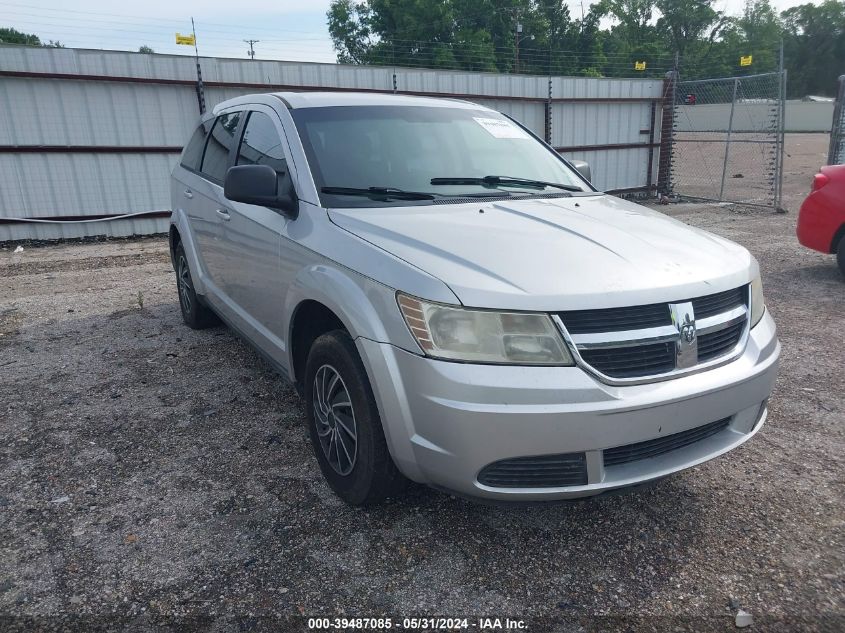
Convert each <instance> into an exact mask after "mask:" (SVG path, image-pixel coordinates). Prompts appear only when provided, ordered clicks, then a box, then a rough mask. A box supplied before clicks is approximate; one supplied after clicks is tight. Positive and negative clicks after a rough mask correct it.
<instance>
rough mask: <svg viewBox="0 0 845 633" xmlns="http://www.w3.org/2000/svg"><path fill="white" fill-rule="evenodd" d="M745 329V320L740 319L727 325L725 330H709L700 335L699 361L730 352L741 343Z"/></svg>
mask: <svg viewBox="0 0 845 633" xmlns="http://www.w3.org/2000/svg"><path fill="white" fill-rule="evenodd" d="M744 329H745V321H740V322H739V323H737V324H735V325H730V326H728V327H726V328H725V329H724V330H716V331H715V332H709V333H707V334H702V335H701V336H699V337H698V362H699V363H703V362H705V361H708V360H713V359H714V358H718V357H719V356H722V355H723V354H727V353H728V352H730V351H731V350H732V349H733V348H734V347H736V345H737V343H739V339H740V338H741V337H742V331H743V330H744Z"/></svg>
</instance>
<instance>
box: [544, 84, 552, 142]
mask: <svg viewBox="0 0 845 633" xmlns="http://www.w3.org/2000/svg"><path fill="white" fill-rule="evenodd" d="M545 105H546V107H545V117H546V120H545V123H546V125H545V129H544V132H545V134H544V136H545V138H544V139H543V140H545V141H546V143H548V144H549V145H551V144H552V76H551V75H549V94H548V97H547V98H546V104H545Z"/></svg>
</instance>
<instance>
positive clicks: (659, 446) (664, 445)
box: [604, 418, 731, 467]
mask: <svg viewBox="0 0 845 633" xmlns="http://www.w3.org/2000/svg"><path fill="white" fill-rule="evenodd" d="M730 422H731V419H730V418H724V419H722V420H717V421H716V422H711V423H710V424H705V425H704V426H699V427H696V428H694V429H690V430H689V431H681V432H680V433H674V434H672V435H667V436H666V437H659V438H657V439H653V440H647V441H645V442H637V443H636V444H628V445H626V446H617V447H616V448H608V449H605V451H604V465H605V466H606V467H607V466H618V465H619V464H627V463H629V462H635V461H637V460H640V459H648V458H649V457H656V456H658V455H663V454H664V453H668V452H670V451H674V450H677V449H679V448H683V447H684V446H689V445H690V444H694V443H696V442H700V441H701V440H703V439H706V438H708V437H710V436H711V435H716V433H718V432H719V431H721V430H723V429H725V428H726V427H727V426H728V424H730Z"/></svg>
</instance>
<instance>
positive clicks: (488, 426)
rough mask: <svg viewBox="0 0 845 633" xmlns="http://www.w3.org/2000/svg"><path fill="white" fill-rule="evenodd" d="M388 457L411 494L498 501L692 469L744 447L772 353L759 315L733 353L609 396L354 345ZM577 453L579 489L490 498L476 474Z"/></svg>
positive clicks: (762, 409) (560, 495)
mask: <svg viewBox="0 0 845 633" xmlns="http://www.w3.org/2000/svg"><path fill="white" fill-rule="evenodd" d="M357 342H358V349H359V351H360V352H361V356H362V359H363V360H364V363H365V365H366V366H367V370H368V373H369V376H370V380H371V382H372V385H373V390H374V392H375V396H376V400H377V402H378V405H379V411H380V413H381V417H382V422H383V425H384V429H385V435H386V437H387V441H388V444H389V446H390V450H391V454H392V456H393V458H394V461H395V462H396V464H397V466H398V467H399V469H400V470H401V471H402V472H403V473H404V474H405V475H406V476H408V477H410V478H411V479H414V480H415V481H419V482H421V483H427V484H429V485H432V486H435V487H439V488H445V489H448V490H452V491H454V492H456V493H458V494H461V495H465V496H472V497H482V498H486V499H493V500H500V501H507V500H514V501H517V500H518V501H526V500H553V499H567V498H577V497H586V496H591V495H595V494H599V493H602V492H606V491H608V490H612V489H614V488H621V487H623V486H631V485H636V484H641V483H645V482H647V481H649V480H653V479H658V478H660V477H664V476H666V475H668V474H671V473H673V472H676V471H679V470H682V469H684V468H689V467H690V466H695V465H696V464H700V463H702V462H704V461H707V460H709V459H712V458H714V457H716V456H718V455H721V454H722V453H725V452H727V451H729V450H731V449H733V448H735V447H737V446H739V445H740V444H742V443H744V442H745V441H747V440H748V439H749V438H751V437H752V436H753V435H754V434H755V433H756V432H757V431H758V430H759V429H760V427H761V426H762V424H763V422H764V421H765V417H766V406H765V404H766V399H767V398H768V397H769V394H770V393H771V391H772V388H773V386H774V382H775V377H776V374H777V361H778V356H779V353H780V344H779V343H778V341H777V337H776V335H775V325H774V321H773V320H772V318H771V316H769V314H768V312H766V313H765V315H764V316H763V319H762V320H761V321H760V323H759V324H757V326H756V327H754V328H753V329H752V330H751V333H750V336H749V338H748V343H747V345H746V349H745V351H744V352H743V354H742V355H741V356H740V357H739V358H737V359H736V360H735V361H732V362H730V363H728V364H726V365H723V366H721V367H717V368H715V369H711V370H708V371H703V372H700V373H697V374H692V375H687V376H684V377H681V378H676V379H673V380H666V381H663V382H656V383H650V384H644V385H631V386H624V387H619V386H611V385H607V384H604V383H601V382H599V381H597V380H596V379H595V378H593V377H591V376H590V375H588V374H587V373H586V372H584V371H583V370H581V369H579V368H577V367H514V366H495V365H472V364H463V363H453V362H444V361H437V360H432V359H429V358H425V357H422V356H417V355H415V354H411V353H409V352H406V351H404V350H401V349H399V348H396V347H394V346H392V345H389V344H384V343H376V342H374V341H370V340H367V339H358V341H357ZM724 418H730V422H729V424H728V425H727V427H725V428H724V429H722V430H721V431H719V432H718V433H716V434H715V435H711V436H709V437H707V438H705V439H702V440H701V441H698V442H695V443H693V444H690V445H687V446H683V447H681V448H678V449H676V450H673V451H670V452H666V453H663V454H660V455H658V456H654V457H648V458H645V459H639V460H637V461H632V462H629V463H625V464H618V465H613V466H607V467H606V466H605V465H604V456H603V450H604V449H608V448H614V447H619V446H624V445H629V444H637V443H640V442H644V441H647V440H653V439H656V438H663V437H666V436H669V435H673V434H676V433H681V432H684V431H688V430H690V429H694V428H697V427H700V426H703V425H706V424H709V423H712V422H714V421H716V420H722V419H724ZM577 452H584V454H585V457H586V468H587V479H586V484H584V485H577V486H564V487H556V488H550V487H530V488H522V487H520V488H512V487H508V488H496V487H490V486H485V485H483V484H481V483H479V481H478V475H479V473H480V472H481V470H482V469H483V468H484V467H485V466H487V465H489V464H491V463H493V462H496V461H499V460H505V459H512V458H517V457H527V456H539V455H551V454H560V453H577Z"/></svg>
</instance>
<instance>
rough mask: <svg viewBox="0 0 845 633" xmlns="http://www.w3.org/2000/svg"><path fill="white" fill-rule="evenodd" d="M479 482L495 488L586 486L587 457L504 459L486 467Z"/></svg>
mask: <svg viewBox="0 0 845 633" xmlns="http://www.w3.org/2000/svg"><path fill="white" fill-rule="evenodd" d="M478 482H479V483H481V484H483V485H485V486H490V487H492V488H560V487H563V486H584V485H586V484H587V460H586V457H585V455H584V453H563V454H560V455H538V456H536V457H515V458H513V459H503V460H501V461H498V462H493V463H492V464H489V465H487V466H485V467H484V468H483V469H482V470H481V472H480V473H479V474H478Z"/></svg>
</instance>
